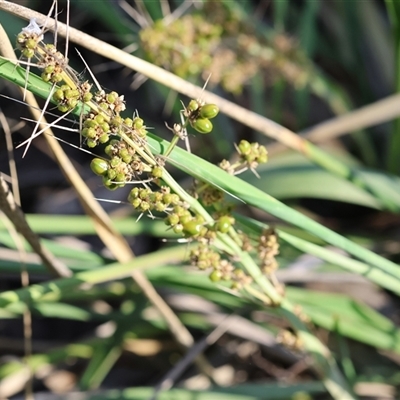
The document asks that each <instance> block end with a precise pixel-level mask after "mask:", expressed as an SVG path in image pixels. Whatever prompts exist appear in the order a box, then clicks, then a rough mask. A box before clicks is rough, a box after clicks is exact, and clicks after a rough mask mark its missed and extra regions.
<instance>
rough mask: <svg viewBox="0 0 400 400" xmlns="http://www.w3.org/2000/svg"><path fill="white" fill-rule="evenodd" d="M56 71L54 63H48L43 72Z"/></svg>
mask: <svg viewBox="0 0 400 400" xmlns="http://www.w3.org/2000/svg"><path fill="white" fill-rule="evenodd" d="M53 71H54V65H48V66H47V67H45V68H44V69H43V72H44V73H46V74H51V73H52V72H53Z"/></svg>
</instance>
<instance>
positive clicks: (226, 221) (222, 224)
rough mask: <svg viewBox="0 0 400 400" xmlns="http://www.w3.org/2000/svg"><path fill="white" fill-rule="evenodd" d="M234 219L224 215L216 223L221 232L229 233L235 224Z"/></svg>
mask: <svg viewBox="0 0 400 400" xmlns="http://www.w3.org/2000/svg"><path fill="white" fill-rule="evenodd" d="M234 221H235V220H234V219H233V218H232V217H229V216H228V215H224V216H223V217H221V218H219V219H218V221H217V223H216V228H217V230H218V231H219V232H222V233H227V232H228V231H229V229H230V227H231V226H232V224H233V223H234Z"/></svg>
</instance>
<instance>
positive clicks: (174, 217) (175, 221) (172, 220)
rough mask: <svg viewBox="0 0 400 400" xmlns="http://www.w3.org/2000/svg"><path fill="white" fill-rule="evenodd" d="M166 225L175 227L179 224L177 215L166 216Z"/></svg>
mask: <svg viewBox="0 0 400 400" xmlns="http://www.w3.org/2000/svg"><path fill="white" fill-rule="evenodd" d="M166 223H167V224H168V225H172V226H174V225H176V224H178V223H179V215H178V214H170V215H168V217H167V218H166Z"/></svg>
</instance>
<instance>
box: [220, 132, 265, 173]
mask: <svg viewBox="0 0 400 400" xmlns="http://www.w3.org/2000/svg"><path fill="white" fill-rule="evenodd" d="M235 147H236V150H237V152H238V153H239V160H238V161H237V162H235V163H234V164H231V163H230V162H229V161H228V160H222V161H221V162H220V164H219V166H220V167H221V168H222V169H223V170H224V171H226V172H228V173H229V174H231V175H238V174H240V173H242V172H244V171H246V170H247V169H250V170H251V171H253V172H255V169H256V168H257V167H258V165H259V164H265V163H266V162H267V161H268V152H267V149H266V148H265V146H262V145H260V144H259V143H257V142H254V143H250V142H248V141H247V140H241V141H240V142H239V144H238V145H235Z"/></svg>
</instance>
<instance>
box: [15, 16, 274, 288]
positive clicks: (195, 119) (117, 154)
mask: <svg viewBox="0 0 400 400" xmlns="http://www.w3.org/2000/svg"><path fill="white" fill-rule="evenodd" d="M31 24H32V26H31V25H30V26H31V27H30V28H29V29H28V28H26V29H24V30H23V31H22V32H21V33H20V34H19V35H18V37H17V44H18V47H19V48H20V50H21V52H22V55H23V56H24V57H26V58H28V61H30V62H31V63H34V65H35V66H37V67H38V68H40V69H41V70H42V74H41V77H42V79H43V81H45V82H49V83H51V84H52V85H53V86H52V101H53V102H55V103H56V104H57V108H58V110H59V111H60V112H62V113H66V114H67V113H70V112H72V111H73V110H80V111H79V113H80V133H81V135H82V137H83V138H84V139H85V144H86V145H87V146H88V147H89V148H94V147H96V146H99V145H102V148H103V150H104V156H103V157H95V158H94V159H93V160H92V162H91V169H92V171H93V172H94V173H95V174H97V175H99V176H101V177H102V180H103V184H104V186H105V187H106V188H108V189H110V190H115V189H117V188H119V187H123V186H125V185H126V184H138V185H137V186H134V187H133V189H132V190H131V191H130V193H129V196H128V201H129V203H130V204H131V205H132V206H133V207H134V209H135V210H137V211H138V212H139V213H140V214H141V215H142V214H148V215H150V216H151V217H153V216H154V214H155V213H157V214H164V215H165V217H164V221H165V223H166V225H167V226H168V227H169V229H171V230H173V231H174V232H175V233H176V234H178V235H182V236H184V237H185V238H188V239H190V240H195V241H197V242H198V247H197V248H194V249H193V250H192V251H191V253H190V260H191V263H192V265H194V266H196V267H198V268H199V269H201V270H208V269H210V270H211V272H210V279H211V280H212V281H214V282H216V281H221V280H222V281H229V282H231V288H232V289H241V288H243V287H246V286H248V285H250V284H251V283H252V281H253V279H252V278H251V277H250V276H249V275H248V274H247V273H246V272H245V271H244V270H243V268H242V267H241V266H240V259H238V258H237V256H236V258H235V254H234V252H232V251H229V250H227V249H226V246H225V248H224V250H223V252H222V253H221V250H220V249H219V248H218V243H222V242H226V240H225V239H224V238H227V237H229V238H230V239H229V240H233V241H234V243H236V245H237V246H238V248H241V249H243V250H244V251H247V250H246V248H247V249H250V247H251V248H254V247H256V246H254V247H252V246H249V243H250V239H249V238H248V237H247V236H246V235H244V234H242V235H239V234H237V233H236V231H235V229H234V225H235V223H236V221H235V218H234V217H233V216H232V206H231V205H230V204H228V203H226V202H225V200H224V193H223V192H222V191H221V190H220V189H219V188H216V187H214V186H213V185H211V184H209V183H206V182H202V181H201V180H196V181H195V183H194V185H193V190H192V191H191V193H190V195H189V194H188V193H187V192H184V191H183V189H181V188H180V187H179V190H176V189H172V187H175V188H176V187H177V186H174V185H178V184H177V183H176V182H175V181H173V178H172V177H170V176H169V174H167V173H166V170H165V160H167V159H168V155H169V154H170V152H171V151H172V149H173V147H174V145H175V144H176V141H177V140H179V139H186V138H187V132H186V130H187V128H188V127H192V128H193V129H194V130H195V131H196V132H199V133H201V134H207V133H210V132H211V131H212V129H213V125H212V123H211V120H212V119H213V118H215V117H216V116H217V114H218V112H219V109H218V107H217V106H216V105H215V104H206V103H205V102H204V101H202V100H201V99H197V100H191V101H189V103H188V104H187V105H186V106H185V105H184V106H183V110H182V111H181V118H180V122H179V123H176V124H174V127H173V128H170V129H171V130H172V131H173V133H174V134H175V137H174V139H173V141H172V142H171V146H170V148H169V149H168V150H167V151H166V153H165V154H164V157H163V158H157V157H155V156H154V155H153V154H152V152H151V149H150V147H149V145H148V143H147V129H146V125H145V122H144V121H143V119H142V118H140V117H139V115H138V114H137V113H136V114H135V115H134V116H133V117H132V118H129V117H125V116H123V115H121V113H123V111H125V108H126V106H125V101H124V97H123V96H122V95H119V94H118V93H117V92H115V91H111V92H106V91H104V90H103V89H100V88H99V89H98V90H93V85H92V84H90V83H89V82H88V81H81V79H80V77H79V75H78V74H77V73H76V72H75V71H74V70H73V69H71V68H70V67H69V66H68V61H67V59H66V58H65V57H64V56H63V54H61V53H60V52H59V51H58V50H57V49H56V47H55V46H54V45H52V44H45V43H43V42H42V39H43V35H42V33H41V31H40V29H39V28H38V27H37V25H35V24H33V23H31ZM237 150H238V153H239V160H238V161H236V162H235V163H233V164H231V163H230V162H228V161H225V160H224V161H223V162H222V163H221V164H220V166H221V168H223V169H225V170H226V171H227V172H229V173H230V174H238V173H240V172H243V171H244V170H246V169H251V170H252V171H254V170H255V168H256V167H257V166H258V164H260V163H264V162H266V161H267V151H266V149H265V147H263V146H261V145H259V144H258V143H249V142H247V141H244V140H243V141H241V142H240V143H239V145H238V146H237ZM174 191H175V192H174ZM177 192H179V193H180V194H179V195H178V194H177ZM196 204H197V205H196ZM209 213H211V215H210V214H209ZM268 237H269V239H268V240H267V239H266V238H265V235H262V236H261V237H260V240H259V244H258V247H257V249H258V253H259V258H260V260H261V264H262V265H263V266H264V267H266V266H269V267H272V265H274V263H273V260H274V258H273V257H274V255H275V254H276V248H275V247H274V246H276V243H275V242H274V243H272V242H271V240H272V239H271V238H272V236H271V235H269V236H268ZM268 246H269V247H268ZM268 269H269V268H268ZM264 272H266V273H269V272H270V271H269V270H268V271H266V270H265V271H264Z"/></svg>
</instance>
